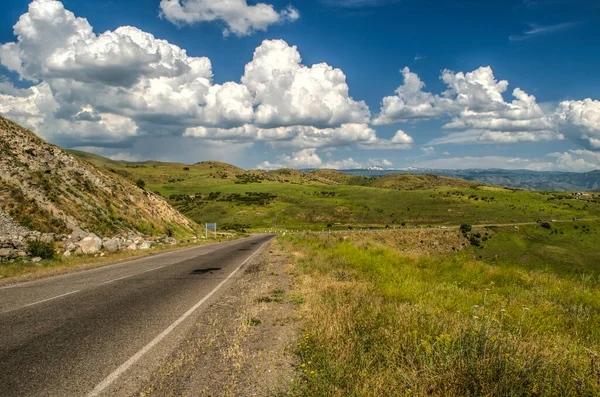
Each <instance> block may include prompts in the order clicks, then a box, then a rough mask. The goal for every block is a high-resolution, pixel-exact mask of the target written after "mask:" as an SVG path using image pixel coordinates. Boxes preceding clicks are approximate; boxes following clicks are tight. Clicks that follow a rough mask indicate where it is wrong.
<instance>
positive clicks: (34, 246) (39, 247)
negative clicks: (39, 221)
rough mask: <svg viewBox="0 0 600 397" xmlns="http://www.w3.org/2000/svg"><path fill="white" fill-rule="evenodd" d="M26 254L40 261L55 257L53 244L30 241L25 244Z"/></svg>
mask: <svg viewBox="0 0 600 397" xmlns="http://www.w3.org/2000/svg"><path fill="white" fill-rule="evenodd" d="M27 252H28V253H29V255H31V256H33V257H38V256H39V257H40V258H42V259H52V258H54V256H55V255H56V252H55V251H54V243H45V242H43V241H30V242H29V243H28V244H27Z"/></svg>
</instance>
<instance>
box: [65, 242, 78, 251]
mask: <svg viewBox="0 0 600 397" xmlns="http://www.w3.org/2000/svg"><path fill="white" fill-rule="evenodd" d="M63 247H64V249H65V250H67V251H73V250H74V249H76V248H77V244H75V243H74V242H73V241H71V240H67V241H65V244H64V246H63Z"/></svg>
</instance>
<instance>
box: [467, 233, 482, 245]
mask: <svg viewBox="0 0 600 397" xmlns="http://www.w3.org/2000/svg"><path fill="white" fill-rule="evenodd" d="M469 242H470V243H471V245H474V246H475V247H479V246H480V245H481V243H480V242H479V240H477V237H475V236H471V238H470V239H469Z"/></svg>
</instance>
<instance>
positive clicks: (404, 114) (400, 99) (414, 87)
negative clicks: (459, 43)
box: [373, 66, 563, 145]
mask: <svg viewBox="0 0 600 397" xmlns="http://www.w3.org/2000/svg"><path fill="white" fill-rule="evenodd" d="M402 74H403V77H404V83H403V84H402V85H401V86H399V87H398V88H397V89H396V95H394V96H388V97H385V98H383V100H382V104H381V111H380V113H379V114H378V115H377V116H376V117H375V119H374V121H373V122H374V124H376V125H383V124H393V123H399V122H407V121H411V120H419V119H431V118H441V117H447V118H450V121H448V122H447V123H446V124H445V125H444V129H447V130H459V131H457V132H452V133H450V134H448V135H446V136H443V137H440V138H437V139H434V140H433V141H431V142H430V144H432V145H433V144H440V143H487V142H498V143H515V142H522V141H543V140H556V139H563V136H562V134H560V133H559V132H558V131H557V129H556V127H555V124H554V123H553V121H552V117H550V116H547V115H546V114H545V113H544V112H543V111H542V109H541V108H540V106H539V105H538V104H537V102H536V98H535V97H534V96H533V95H528V94H527V93H526V92H524V91H523V90H521V89H520V88H516V89H515V90H513V92H512V95H513V97H514V99H513V100H512V101H511V102H506V101H505V100H504V98H503V96H502V95H503V93H504V92H505V91H506V90H507V88H508V82H507V81H506V80H500V81H498V80H497V79H496V77H495V76H494V73H493V71H492V69H491V68H490V67H489V66H488V67H480V68H478V69H476V70H474V71H472V72H468V73H463V72H458V73H455V72H452V71H449V70H444V71H443V73H442V75H441V79H442V81H443V82H444V83H445V85H446V86H447V90H446V91H444V92H443V93H441V94H439V95H434V94H432V93H429V92H426V91H424V90H423V89H424V87H425V84H424V83H423V82H422V81H421V79H420V78H419V77H418V76H417V74H415V73H413V72H411V71H410V69H408V68H404V69H403V70H402Z"/></svg>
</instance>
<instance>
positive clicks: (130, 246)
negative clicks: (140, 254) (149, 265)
mask: <svg viewBox="0 0 600 397" xmlns="http://www.w3.org/2000/svg"><path fill="white" fill-rule="evenodd" d="M127 249H128V250H131V251H135V250H137V249H138V246H137V244H136V243H131V244H129V245H128V246H127Z"/></svg>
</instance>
